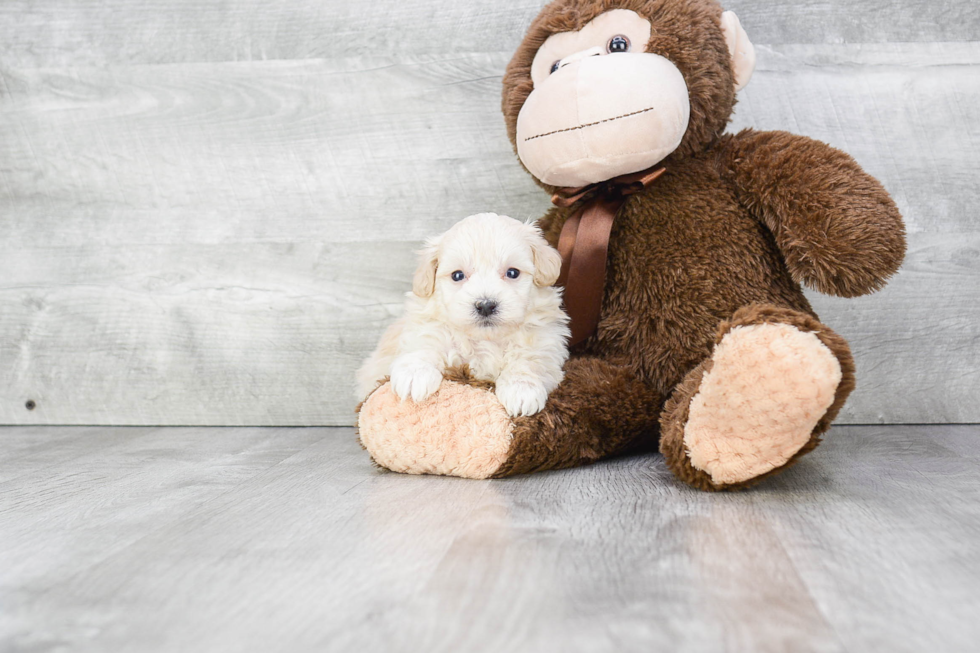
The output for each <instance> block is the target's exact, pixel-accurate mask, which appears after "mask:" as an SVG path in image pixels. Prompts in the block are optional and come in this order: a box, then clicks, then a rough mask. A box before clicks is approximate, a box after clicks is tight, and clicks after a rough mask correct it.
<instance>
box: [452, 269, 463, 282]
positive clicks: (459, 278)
mask: <svg viewBox="0 0 980 653" xmlns="http://www.w3.org/2000/svg"><path fill="white" fill-rule="evenodd" d="M452 278H453V281H462V280H463V279H465V278H466V275H465V274H463V271H462V270H456V271H455V272H453V273H452Z"/></svg>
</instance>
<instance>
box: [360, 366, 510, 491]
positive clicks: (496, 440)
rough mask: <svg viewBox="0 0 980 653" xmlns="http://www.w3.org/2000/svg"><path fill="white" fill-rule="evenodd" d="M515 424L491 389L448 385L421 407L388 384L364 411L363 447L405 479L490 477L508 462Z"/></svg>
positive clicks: (376, 459)
mask: <svg viewBox="0 0 980 653" xmlns="http://www.w3.org/2000/svg"><path fill="white" fill-rule="evenodd" d="M512 429H513V424H512V422H511V419H510V417H509V416H508V415H507V412H506V411H505V410H504V407H503V405H501V403H500V402H499V401H498V400H497V397H496V395H494V393H493V392H492V391H490V390H487V389H483V388H478V387H474V386H471V385H465V384H461V383H455V382H453V381H449V380H445V381H443V382H442V385H441V386H439V389H438V390H437V391H436V392H435V393H434V394H433V395H432V396H431V397H429V398H428V399H426V400H425V401H423V402H421V403H414V402H413V401H411V400H410V399H407V400H405V401H402V400H400V399H399V398H398V396H397V395H396V394H395V393H394V391H393V390H392V389H391V384H389V383H385V384H384V385H382V386H381V387H380V388H378V389H377V390H375V391H374V393H373V394H372V395H371V396H370V397H368V399H367V400H366V401H365V402H364V404H363V405H362V406H361V409H360V413H359V415H358V431H359V432H360V437H361V444H363V445H364V448H365V449H367V450H368V453H370V454H371V457H372V458H373V459H374V461H375V462H376V463H378V465H380V466H382V467H385V468H387V469H390V470H392V471H394V472H401V473H403V474H441V475H444V476H460V477H462V478H481V479H482V478H489V477H490V476H492V475H493V473H494V472H496V471H497V470H498V469H499V468H500V466H501V465H502V464H503V463H504V461H505V460H506V459H507V454H508V451H509V450H510V445H511V440H512V435H511V431H512Z"/></svg>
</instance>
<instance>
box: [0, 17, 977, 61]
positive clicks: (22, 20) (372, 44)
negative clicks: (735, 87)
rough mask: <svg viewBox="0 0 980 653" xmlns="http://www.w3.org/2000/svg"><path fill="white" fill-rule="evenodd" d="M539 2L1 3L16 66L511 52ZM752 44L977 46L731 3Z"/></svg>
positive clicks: (921, 32) (5, 53)
mask: <svg viewBox="0 0 980 653" xmlns="http://www.w3.org/2000/svg"><path fill="white" fill-rule="evenodd" d="M545 4H546V1H545V0H494V1H493V2H486V1H484V2H457V1H455V0H416V1H414V2H400V1H399V0H374V1H373V2H371V3H370V4H364V3H360V2H352V1H351V0H291V1H290V2H275V3H272V2H263V1H262V0H236V1H235V2H222V1H219V0H76V1H74V2H66V1H65V0H5V1H4V2H3V3H0V26H2V27H0V34H2V36H3V38H2V39H0V61H3V62H4V63H5V64H6V65H9V66H17V67H32V68H34V67H52V66H90V65H97V66H102V65H107V64H108V65H112V64H134V63H200V62H223V61H262V60H274V59H282V60H291V59H319V58H323V59H332V58H341V57H349V56H351V55H352V54H353V55H356V56H370V55H380V56H392V55H396V56H399V57H401V56H405V55H408V56H412V55H419V54H431V55H442V54H450V55H454V54H469V53H474V52H512V51H513V50H514V49H515V48H516V47H517V44H518V43H519V42H520V40H521V37H522V36H523V35H524V32H525V31H526V30H527V27H528V25H530V23H531V20H533V18H534V17H535V16H536V15H537V13H538V11H539V10H540V9H541V7H543V6H544V5H545ZM723 4H724V6H725V7H726V8H727V9H732V10H734V11H735V12H737V13H738V15H739V17H740V18H741V21H742V23H743V24H744V25H745V27H746V29H747V30H748V33H749V35H750V36H751V37H752V39H753V40H754V41H755V42H756V43H766V44H777V45H778V44H788V43H814V44H825V43H880V42H899V43H907V42H937V41H976V40H978V39H980V19H978V18H977V12H976V7H975V5H974V4H973V3H972V2H971V1H970V0H937V1H932V0H860V1H859V2H849V1H848V0H727V2H724V3H723Z"/></svg>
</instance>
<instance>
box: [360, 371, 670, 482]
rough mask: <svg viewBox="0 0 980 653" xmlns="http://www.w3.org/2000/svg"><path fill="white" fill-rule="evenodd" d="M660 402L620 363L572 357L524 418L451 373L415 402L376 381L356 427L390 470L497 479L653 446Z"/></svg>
mask: <svg viewBox="0 0 980 653" xmlns="http://www.w3.org/2000/svg"><path fill="white" fill-rule="evenodd" d="M662 403H663V400H662V398H661V397H660V396H659V395H658V394H657V393H655V392H654V391H652V390H651V389H650V388H649V387H647V386H646V385H645V384H643V383H641V382H639V381H637V380H635V378H634V377H633V376H632V374H630V373H629V372H628V371H627V370H625V369H624V368H621V367H619V366H616V365H613V364H610V363H607V362H605V361H603V360H600V359H596V358H573V359H571V360H569V361H568V363H567V364H566V366H565V379H564V381H562V383H561V385H559V386H558V388H556V389H555V391H554V392H552V393H551V396H549V397H548V402H547V404H546V405H545V407H544V410H542V411H541V412H539V413H537V414H535V415H531V416H529V417H518V418H511V417H509V416H508V415H507V413H506V412H505V411H504V409H503V406H502V405H501V404H500V402H498V401H497V398H496V396H495V395H494V394H493V391H492V388H491V387H490V386H489V384H480V383H473V382H471V381H469V380H468V379H466V378H465V376H460V375H457V376H455V377H454V376H452V375H450V376H448V377H447V378H446V380H445V381H443V384H442V386H441V387H440V389H439V390H438V391H437V392H436V393H435V394H434V395H432V396H431V397H430V398H429V399H427V400H426V401H424V402H422V403H420V404H413V403H411V402H408V401H406V402H400V401H399V400H398V397H397V396H395V395H394V393H393V392H391V389H390V387H389V386H388V385H387V384H385V385H382V386H381V387H380V388H379V389H378V390H376V391H375V392H374V394H372V395H371V396H370V397H368V399H367V401H365V402H364V404H363V406H362V407H361V409H360V414H359V419H358V429H359V433H360V437H361V443H362V444H363V445H364V447H365V448H366V449H367V450H368V452H369V453H370V454H371V456H372V458H373V459H374V460H375V462H376V463H378V464H379V465H380V466H382V467H386V468H388V469H391V470H393V471H396V472H403V473H407V474H443V475H448V476H462V477H465V478H499V477H503V476H511V475H514V474H524V473H527V472H533V471H539V470H544V469H557V468H562V467H573V466H575V465H582V464H587V463H591V462H594V461H596V460H599V459H600V458H604V457H607V456H611V455H614V454H617V453H620V452H623V451H627V450H629V449H632V448H638V447H641V446H644V445H646V446H650V447H652V446H653V445H654V443H655V442H656V438H657V432H658V422H657V420H658V418H659V412H660V407H661V405H662Z"/></svg>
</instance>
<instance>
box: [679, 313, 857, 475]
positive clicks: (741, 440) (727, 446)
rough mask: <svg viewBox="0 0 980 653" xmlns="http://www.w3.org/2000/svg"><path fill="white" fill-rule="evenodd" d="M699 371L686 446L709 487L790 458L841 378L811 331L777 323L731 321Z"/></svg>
mask: <svg viewBox="0 0 980 653" xmlns="http://www.w3.org/2000/svg"><path fill="white" fill-rule="evenodd" d="M698 371H699V372H701V378H700V383H699V384H698V385H697V388H696V394H694V396H693V398H692V399H691V400H690V404H689V406H687V413H688V414H687V420H686V423H685V424H684V426H683V453H684V454H686V457H687V459H688V460H687V463H688V464H689V465H690V467H691V468H693V469H691V470H690V471H692V472H694V474H695V475H698V476H703V474H707V476H708V478H709V479H710V485H711V486H712V489H720V488H722V487H731V486H737V485H739V484H742V483H745V482H747V481H750V480H752V479H755V478H758V477H760V476H762V475H764V474H766V473H767V472H770V471H772V470H775V469H778V468H780V467H782V466H783V465H785V464H786V463H787V462H789V461H790V459H792V458H793V456H795V455H796V454H797V452H799V451H800V450H801V449H802V448H803V447H804V446H805V445H807V444H808V443H809V442H810V440H811V436H812V435H813V433H814V430H815V429H816V427H817V424H818V422H820V420H821V418H822V417H823V416H824V414H825V413H826V412H827V410H828V409H829V408H830V406H831V404H833V403H834V397H835V393H836V391H837V387H838V385H840V382H841V378H842V372H841V365H840V362H839V361H838V359H837V357H836V356H835V355H834V354H833V352H831V350H830V349H829V348H828V347H827V345H825V344H824V343H823V342H822V341H821V340H820V338H818V336H817V334H816V333H814V332H812V331H801V330H799V329H797V328H796V327H794V326H791V325H788V324H778V323H777V324H772V323H769V324H753V325H749V326H739V327H735V328H733V329H732V330H731V331H729V332H728V333H727V334H725V336H724V337H723V338H722V339H721V341H720V342H719V343H718V345H717V346H716V347H715V350H714V353H713V354H712V356H711V359H710V360H709V361H707V362H706V364H705V365H704V366H703V368H702V369H701V370H698ZM692 390H693V388H692ZM811 448H812V445H811ZM678 449H680V448H678ZM665 455H666V452H665ZM698 472H701V473H702V474H698ZM696 484H697V483H696Z"/></svg>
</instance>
